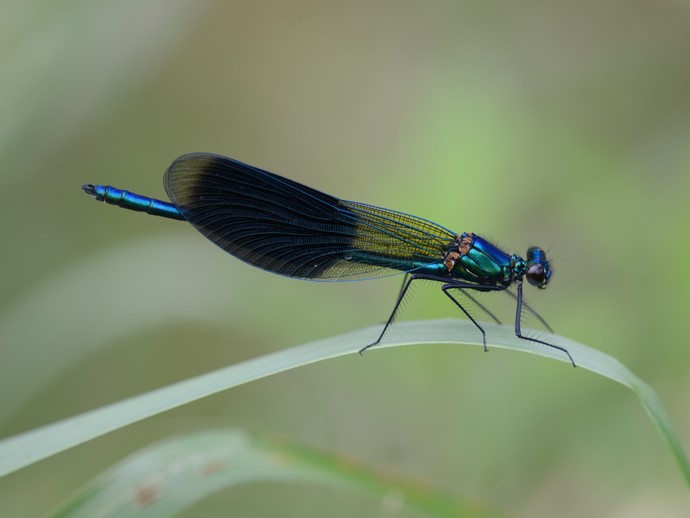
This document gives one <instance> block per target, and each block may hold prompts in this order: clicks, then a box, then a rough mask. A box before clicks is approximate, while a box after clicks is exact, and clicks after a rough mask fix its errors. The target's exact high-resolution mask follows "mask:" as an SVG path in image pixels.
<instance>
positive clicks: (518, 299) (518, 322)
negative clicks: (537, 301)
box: [515, 280, 577, 367]
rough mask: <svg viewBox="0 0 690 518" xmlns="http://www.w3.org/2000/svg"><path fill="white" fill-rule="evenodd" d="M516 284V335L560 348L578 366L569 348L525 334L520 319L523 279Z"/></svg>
mask: <svg viewBox="0 0 690 518" xmlns="http://www.w3.org/2000/svg"><path fill="white" fill-rule="evenodd" d="M515 285H516V286H517V308H516V310H515V336H517V337H518V338H521V339H523V340H527V341H529V342H535V343H538V344H542V345H546V346H548V347H552V348H553V349H558V350H559V351H562V352H564V353H565V354H566V355H567V356H568V358H569V359H570V363H572V364H573V367H577V366H576V365H575V360H573V357H572V356H570V353H569V352H568V349H566V348H565V347H561V346H560V345H554V344H550V343H549V342H544V341H543V340H537V339H536V338H530V337H529V336H523V334H522V331H521V330H520V319H521V318H522V281H521V280H516V281H515Z"/></svg>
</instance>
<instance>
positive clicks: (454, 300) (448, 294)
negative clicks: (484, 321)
mask: <svg viewBox="0 0 690 518" xmlns="http://www.w3.org/2000/svg"><path fill="white" fill-rule="evenodd" d="M453 288H455V289H458V290H460V291H461V292H462V293H463V294H465V295H467V293H465V290H463V289H462V288H460V287H459V286H456V285H454V284H445V285H444V286H443V287H442V288H441V290H443V293H445V294H446V296H447V297H448V298H449V299H450V300H452V301H453V303H454V304H455V305H456V306H457V307H459V308H460V311H462V312H463V313H464V314H465V316H466V317H467V318H469V319H470V320H471V321H472V323H473V324H474V325H475V327H476V328H477V329H479V332H480V333H481V334H482V342H484V351H485V352H486V351H488V350H489V349H488V348H487V347H486V332H485V331H484V328H483V327H482V326H480V325H479V323H478V322H477V321H476V320H475V319H474V318H472V315H470V314H469V312H468V311H467V310H466V309H465V308H464V307H463V305H462V304H460V303H459V302H458V300H457V299H456V298H455V297H453V296H452V295H451V294H450V293H448V290H450V289H453ZM467 296H468V297H469V298H470V299H472V300H474V297H472V296H470V295H467ZM475 302H476V301H475ZM480 306H481V304H480ZM487 313H489V314H491V313H490V312H488V311H487ZM494 318H495V317H494Z"/></svg>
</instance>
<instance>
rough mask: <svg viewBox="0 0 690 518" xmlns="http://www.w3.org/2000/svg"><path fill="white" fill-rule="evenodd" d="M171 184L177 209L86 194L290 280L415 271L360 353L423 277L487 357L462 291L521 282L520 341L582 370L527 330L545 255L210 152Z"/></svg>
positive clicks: (169, 178)
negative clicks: (179, 225) (525, 286)
mask: <svg viewBox="0 0 690 518" xmlns="http://www.w3.org/2000/svg"><path fill="white" fill-rule="evenodd" d="M164 183H165V190H166V192H167V193H168V196H169V197H170V200H171V201H172V203H168V202H165V201H161V200H157V199H154V198H149V197H146V196H141V195H139V194H135V193H131V192H128V191H123V190H120V189H116V188H114V187H111V186H106V185H91V184H88V185H84V186H83V189H84V191H86V193H87V194H89V195H91V196H93V197H94V198H96V199H97V200H100V201H104V202H106V203H109V204H112V205H117V206H120V207H123V208H126V209H130V210H135V211H141V212H146V213H148V214H152V215H155V216H162V217H166V218H170V219H177V220H185V221H188V222H189V223H191V224H192V225H193V226H194V227H196V229H197V230H198V231H199V232H201V233H202V234H203V235H204V236H206V237H207V238H208V239H209V240H211V241H212V242H213V243H215V244H216V245H218V246H219V247H221V248H222V249H223V250H225V251H226V252H228V253H230V254H232V255H234V256H235V257H237V258H238V259H241V260H242V261H244V262H246V263H249V264H251V265H252V266H256V267H258V268H261V269H264V270H267V271H269V272H273V273H277V274H280V275H285V276H287V277H294V278H297V279H309V280H320V281H346V280H364V279H372V278H375V277H382V276H386V275H393V274H399V273H406V274H407V275H406V276H405V279H404V282H403V286H402V288H401V290H400V293H399V295H398V298H397V301H396V303H395V306H394V308H393V311H392V312H391V314H390V317H389V318H388V321H387V322H386V324H385V326H384V327H383V330H382V331H381V334H380V335H379V337H378V338H377V340H376V341H375V342H373V343H371V344H369V345H367V346H366V347H364V348H363V349H362V350H361V351H360V352H362V351H364V350H366V349H368V348H369V347H372V346H374V345H376V344H378V343H379V342H380V341H381V339H382V338H383V335H384V334H385V332H386V330H387V329H388V327H389V326H390V325H391V323H392V322H393V318H394V317H395V314H396V313H397V311H398V308H399V307H400V303H401V302H402V300H403V299H404V297H405V294H406V293H407V291H408V289H409V287H410V285H411V284H412V283H413V282H415V281H417V280H422V279H424V280H429V281H436V282H439V283H441V290H442V291H443V293H444V294H445V295H446V296H447V297H448V298H449V299H450V300H451V301H453V303H454V304H455V305H456V306H457V307H458V308H459V309H460V310H461V311H462V312H463V313H464V314H465V315H466V316H467V318H469V319H470V320H471V321H472V323H473V324H474V325H475V326H476V327H477V329H478V330H479V331H480V332H481V334H482V338H483V342H484V349H485V350H486V333H485V331H484V329H483V328H482V326H481V325H480V324H479V322H477V321H476V320H475V319H474V317H473V316H472V315H471V314H470V313H469V312H468V311H467V309H466V308H465V307H464V306H463V305H462V304H461V303H460V301H459V300H458V299H457V297H455V296H453V293H452V292H453V291H455V292H456V293H457V291H456V290H459V291H461V292H463V293H464V294H465V295H466V296H467V297H469V298H470V299H472V300H475V299H474V297H472V296H471V295H469V293H467V291H468V290H473V291H477V292H489V291H502V290H506V288H508V287H509V286H510V285H511V284H513V283H514V284H515V286H516V293H515V294H513V293H512V292H510V291H509V292H508V293H511V294H512V295H513V296H514V297H515V299H516V311H515V335H516V336H517V337H518V338H521V339H523V340H527V341H530V342H536V343H539V344H542V345H545V346H548V347H552V348H554V349H558V350H560V351H562V352H563V353H564V354H566V355H567V356H568V358H569V359H570V361H571V363H572V364H573V366H574V365H575V362H574V361H573V359H572V357H571V356H570V353H569V352H568V351H567V349H565V348H564V347H561V346H558V345H555V344H551V343H549V342H546V341H543V340H539V339H536V338H532V337H528V336H525V335H523V334H522V331H521V326H520V324H521V315H522V309H523V306H524V307H525V309H526V310H527V311H530V312H532V313H534V311H533V310H532V309H531V308H530V307H529V306H528V305H527V304H526V303H524V302H523V295H522V282H523V278H526V279H527V282H529V283H530V284H532V285H533V286H537V287H539V288H545V287H546V286H547V284H548V283H549V279H550V278H551V270H550V268H549V262H548V261H547V259H546V253H545V252H544V250H542V249H541V248H538V247H531V248H529V249H528V250H527V256H526V257H527V258H526V259H523V258H521V257H519V256H517V255H509V254H507V253H505V252H503V251H502V250H500V249H499V248H498V247H496V246H494V245H492V244H491V243H489V242H488V241H487V240H485V239H483V238H481V237H480V236H478V235H477V234H474V233H471V232H464V233H462V234H457V233H455V232H452V231H450V230H448V229H447V228H445V227H442V226H440V225H437V224H436V223H433V222H431V221H429V220H426V219H423V218H419V217H416V216H412V215H410V214H405V213H403V212H397V211H393V210H389V209H384V208H381V207H375V206H373V205H367V204H364V203H358V202H354V201H346V200H341V199H339V198H336V197H335V196H330V195H328V194H324V193H322V192H320V191H317V190H316V189H312V188H311V187H307V186H305V185H302V184H300V183H297V182H294V181H292V180H289V179H287V178H283V177H281V176H278V175H276V174H273V173H269V172H268V171H264V170H262V169H258V168H256V167H252V166H250V165H247V164H244V163H242V162H238V161H236V160H233V159H231V158H226V157H223V156H220V155H214V154H210V153H190V154H187V155H183V156H181V157H179V158H178V159H176V160H175V161H174V162H173V163H172V164H171V165H170V167H169V168H168V170H167V171H166V172H165V177H164ZM475 302H476V300H475ZM479 306H480V307H481V308H482V309H484V310H485V311H486V312H487V313H488V314H489V315H490V316H491V317H492V318H493V319H494V320H496V321H498V319H496V317H495V316H494V315H493V314H492V313H491V312H490V311H488V310H487V309H486V308H485V307H484V306H482V305H481V304H479ZM534 314H535V315H536V313H534ZM537 317H538V315H537ZM539 319H540V320H542V319H541V317H539ZM542 322H543V320H542ZM547 327H548V326H547Z"/></svg>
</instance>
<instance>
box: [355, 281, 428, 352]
mask: <svg viewBox="0 0 690 518" xmlns="http://www.w3.org/2000/svg"><path fill="white" fill-rule="evenodd" d="M423 278H424V276H423V275H417V274H414V273H413V274H409V276H408V275H406V276H405V279H404V281H403V285H402V287H401V288H400V293H399V294H398V300H397V301H396V303H395V306H394V307H393V311H392V312H391V315H390V316H389V317H388V321H387V322H386V325H385V326H383V331H381V334H380V335H379V337H378V338H377V339H376V341H375V342H373V343H370V344H369V345H367V346H365V347H362V348H361V349H360V350H359V354H362V353H363V352H364V351H366V350H367V349H369V347H373V346H375V345H377V344H378V343H379V342H380V341H381V338H383V335H384V334H385V333H386V331H387V330H388V327H389V326H390V325H391V323H392V322H393V319H394V318H395V314H396V313H397V312H398V308H399V307H400V303H401V302H402V300H403V299H404V298H405V293H407V290H408V289H409V287H410V284H412V281H415V280H417V279H423Z"/></svg>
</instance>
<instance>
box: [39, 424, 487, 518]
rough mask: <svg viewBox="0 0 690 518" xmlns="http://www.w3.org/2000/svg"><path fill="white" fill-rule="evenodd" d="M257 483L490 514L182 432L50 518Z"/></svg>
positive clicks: (186, 502)
mask: <svg viewBox="0 0 690 518" xmlns="http://www.w3.org/2000/svg"><path fill="white" fill-rule="evenodd" d="M265 481H276V482H297V483H300V482H301V483H305V482H306V483H309V484H320V485H327V486H330V487H334V488H336V489H345V490H355V491H359V492H362V493H365V494H369V495H370V496H372V497H375V498H377V499H379V500H380V502H381V505H382V507H383V510H384V511H396V510H398V509H399V508H401V507H402V506H407V507H412V508H415V509H418V510H420V511H424V512H425V513H426V514H428V515H429V516H438V517H451V516H452V517H463V516H465V517H474V518H479V517H488V516H497V514H496V513H495V512H493V511H489V510H486V509H484V508H483V507H481V506H478V505H476V504H473V503H464V502H460V501H459V500H458V499H457V498H454V497H451V496H450V495H447V494H444V493H440V492H438V491H435V490H434V489H431V488H429V487H427V486H425V485H421V484H419V483H414V482H409V481H406V480H402V479H400V478H398V477H396V476H394V475H391V474H389V473H382V472H380V471H376V470H373V469H371V468H369V467H367V466H365V465H363V464H362V463H360V462H358V461H356V460H354V459H351V458H348V457H343V456H340V455H333V454H331V453H328V452H324V451H321V450H316V449H314V448H310V447H307V446H304V445H301V444H298V443H295V442H293V441H290V440H288V439H285V438H271V437H265V436H258V435H253V434H248V433H245V432H243V431H241V430H233V429H215V430H207V431H202V432H195V433H190V434H185V435H181V436H177V437H172V438H168V439H165V440H163V441H160V442H157V443H155V444H152V445H150V446H148V447H146V448H144V449H142V450H139V451H137V452H135V453H133V454H132V455H130V456H128V457H127V458H126V459H124V460H122V461H121V462H119V463H118V464H117V465H115V466H113V467H112V468H110V469H109V470H107V471H106V472H104V473H102V474H101V475H99V476H98V477H96V478H94V479H93V480H92V481H90V482H89V483H88V484H87V485H86V486H85V487H83V488H82V489H81V490H80V491H78V492H77V493H76V494H75V495H74V496H73V497H72V498H70V499H68V501H67V502H65V503H64V504H62V505H61V506H59V508H58V509H57V510H55V511H53V512H52V513H50V516H53V517H61V518H64V517H70V518H81V517H84V518H86V517H91V516H95V515H98V516H101V517H102V518H107V517H111V516H112V517H115V516H130V517H136V516H142V517H144V516H156V517H166V516H176V515H177V514H178V513H180V512H181V511H183V510H185V509H187V508H188V507H190V506H192V505H193V504H194V503H196V502H199V501H201V500H202V499H203V498H205V497H206V496H208V495H210V494H212V493H215V492H217V491H220V490H222V489H227V488H230V487H235V486H238V485H241V484H247V483H252V482H265Z"/></svg>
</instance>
